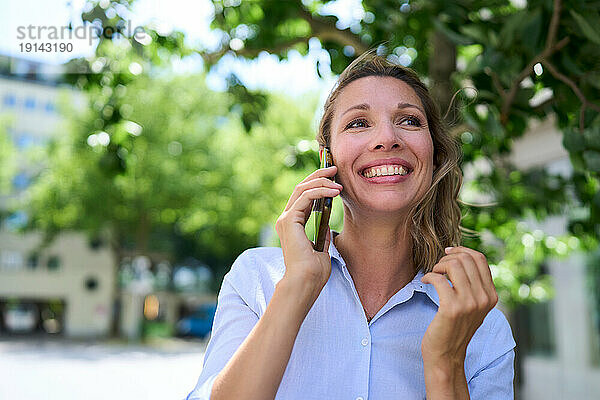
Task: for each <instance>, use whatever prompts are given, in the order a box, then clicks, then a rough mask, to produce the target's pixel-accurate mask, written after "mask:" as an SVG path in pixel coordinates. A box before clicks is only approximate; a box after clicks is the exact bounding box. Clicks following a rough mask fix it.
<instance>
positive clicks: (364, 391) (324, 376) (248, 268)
mask: <svg viewBox="0 0 600 400" xmlns="http://www.w3.org/2000/svg"><path fill="white" fill-rule="evenodd" d="M329 254H330V255H331V276H330V277H329V280H328V281H327V284H326V285H325V286H324V287H323V290H322V291H321V293H320V295H319V297H318V298H317V300H316V301H315V303H314V304H313V306H312V308H311V309H310V311H309V313H308V314H307V316H306V319H305V320H304V322H303V323H302V326H301V328H300V331H299V332H298V336H297V338H296V342H295V344H294V348H293V350H292V354H291V357H290V360H289V363H288V365H287V368H286V370H285V373H284V375H283V379H282V381H281V385H280V386H279V390H278V391H277V396H276V399H279V400H281V399H285V400H295V399H303V400H313V399H314V400H317V399H318V400H322V399H331V400H338V399H339V400H367V399H372V400H388V399H389V400H392V399H394V400H397V399H425V379H424V375H423V359H422V357H421V340H422V338H423V335H424V333H425V330H426V329H427V327H428V326H429V323H430V322H431V320H432V319H433V317H434V316H435V314H436V312H437V310H438V306H439V297H438V295H437V292H436V290H435V288H434V287H433V285H431V284H424V283H422V282H421V281H420V279H421V277H422V276H423V273H422V272H419V273H418V274H417V275H416V276H415V278H414V279H413V280H412V281H411V282H410V283H408V284H407V285H406V286H405V287H403V288H402V289H400V290H399V291H398V292H396V293H395V294H394V295H393V296H392V297H391V298H390V299H389V300H388V301H387V303H386V304H385V305H384V306H383V307H382V308H381V309H380V310H379V311H378V312H377V314H376V315H375V316H374V317H373V319H372V320H371V321H370V322H369V323H368V322H367V319H366V317H365V313H364V310H363V307H362V305H361V302H360V300H359V297H358V294H357V292H356V288H355V286H354V282H353V280H352V277H351V275H350V273H349V272H348V269H347V268H346V263H345V262H344V260H343V259H342V257H341V256H340V253H339V252H338V251H337V249H336V248H335V246H334V245H333V243H331V244H330V246H329ZM284 271H285V265H284V263H283V254H282V251H281V249H280V248H278V247H259V248H254V249H249V250H246V251H245V252H244V253H242V254H241V255H240V256H239V257H238V258H237V260H236V261H235V262H234V264H233V266H232V267H231V270H230V271H229V272H228V273H227V274H226V275H225V277H224V279H223V283H222V286H221V290H220V292H219V296H218V305H217V312H216V315H215V320H214V323H213V330H212V335H211V338H210V341H209V343H208V346H207V349H206V354H205V357H204V366H203V368H202V371H201V373H200V378H199V379H198V384H197V385H196V388H195V389H194V390H193V391H192V392H191V393H190V394H189V395H188V400H197V399H209V398H210V392H211V388H212V385H213V382H214V380H215V378H216V376H217V374H218V373H219V372H220V371H221V370H222V369H223V367H224V366H225V364H227V362H228V361H229V359H230V358H231V357H232V355H233V354H234V353H235V351H236V350H237V349H238V347H239V346H240V345H241V344H242V342H243V341H244V339H246V337H247V336H248V334H249V333H250V331H251V330H252V328H253V327H254V325H255V324H256V323H257V322H258V320H259V318H260V317H261V316H262V315H263V314H264V312H265V309H266V308H267V304H268V303H269V301H270V300H271V297H272V296H273V292H274V290H275V284H276V283H277V282H278V281H279V280H280V279H281V278H282V277H283V273H284ZM514 347H515V341H514V340H513V336H512V332H511V329H510V326H509V324H508V322H507V320H506V318H505V317H504V315H503V314H502V312H500V311H499V310H498V309H496V308H494V309H493V310H492V311H490V313H489V314H488V315H487V317H486V318H485V320H484V321H483V324H482V325H481V326H480V327H479V329H478V330H477V332H476V333H475V335H474V336H473V338H472V339H471V342H470V343H469V346H468V348H467V356H466V359H465V374H466V378H467V382H468V386H469V393H470V396H471V399H486V400H494V399H513V398H514V397H513V374H514V369H513V361H514V350H513V349H514Z"/></svg>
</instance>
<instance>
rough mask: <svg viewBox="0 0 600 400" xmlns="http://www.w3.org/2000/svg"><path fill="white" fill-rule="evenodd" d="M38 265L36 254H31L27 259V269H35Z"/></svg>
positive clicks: (38, 258) (38, 259)
mask: <svg viewBox="0 0 600 400" xmlns="http://www.w3.org/2000/svg"><path fill="white" fill-rule="evenodd" d="M39 263H40V257H39V255H38V254H37V253H32V254H30V255H29V257H27V268H29V269H36V268H37V266H38V265H39Z"/></svg>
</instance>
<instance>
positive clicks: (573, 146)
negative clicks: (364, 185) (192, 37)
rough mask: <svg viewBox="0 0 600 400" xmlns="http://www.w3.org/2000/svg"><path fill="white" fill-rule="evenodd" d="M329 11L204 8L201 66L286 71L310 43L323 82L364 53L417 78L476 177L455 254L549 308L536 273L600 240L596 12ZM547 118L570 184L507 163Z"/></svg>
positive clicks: (385, 0)
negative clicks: (557, 135)
mask: <svg viewBox="0 0 600 400" xmlns="http://www.w3.org/2000/svg"><path fill="white" fill-rule="evenodd" d="M331 3H333V2H331V1H318V0H303V1H285V2H279V1H273V0H255V1H243V2H242V1H230V0H213V4H214V7H215V18H214V20H213V23H212V27H213V29H215V30H217V31H219V32H221V33H222V40H221V47H220V48H218V49H217V50H206V51H205V52H204V57H205V59H206V60H207V61H208V62H209V64H212V63H217V62H218V60H219V59H220V58H221V57H222V56H223V55H225V54H235V55H239V56H242V57H248V58H254V57H255V56H257V54H259V53H260V52H261V51H265V50H266V51H268V52H271V53H274V54H277V55H279V57H280V58H286V57H287V53H288V51H289V50H291V49H294V50H296V51H299V52H300V53H301V54H306V53H307V51H308V41H309V39H310V38H313V37H315V38H318V39H319V40H320V42H321V44H322V46H323V48H324V49H326V50H327V52H328V53H329V55H330V59H331V69H332V71H333V72H334V73H340V72H341V71H342V70H343V69H344V68H345V67H346V66H347V65H348V64H349V63H350V62H351V61H352V60H353V59H354V58H355V57H356V56H357V55H359V54H360V53H362V52H363V51H365V50H367V49H368V48H373V47H376V48H377V52H378V54H381V55H386V56H387V57H388V59H390V60H392V61H394V62H397V63H400V64H402V65H405V66H410V67H411V68H413V69H415V70H416V71H417V73H418V74H419V75H420V76H421V77H422V78H423V79H424V80H425V81H426V82H427V83H428V84H429V87H430V88H431V91H432V94H433V96H434V97H435V98H436V99H437V101H438V104H439V105H440V108H441V110H442V111H443V112H444V111H446V110H447V109H448V110H449V112H448V115H449V117H448V122H449V124H450V126H451V130H452V133H453V134H454V135H455V136H456V137H457V138H458V139H459V140H461V142H462V144H463V152H464V158H463V165H462V166H463V169H464V170H465V171H471V172H473V171H474V173H473V174H472V175H473V176H472V177H470V179H469V181H468V182H467V183H466V184H465V188H464V189H463V192H462V195H461V196H462V197H463V199H464V198H465V197H468V198H469V201H470V202H471V203H479V204H481V203H487V205H486V206H483V207H482V206H477V205H473V204H464V205H463V210H464V214H465V217H464V221H463V226H464V227H465V228H468V229H470V230H472V231H475V232H476V234H473V235H465V238H464V244H465V245H466V246H469V247H474V248H477V249H480V250H482V251H483V252H484V253H485V254H486V255H488V258H489V260H490V263H491V264H492V267H493V268H492V269H493V271H494V278H495V282H496V284H497V287H498V289H499V292H500V295H501V297H502V299H503V301H504V302H505V303H506V304H508V305H509V306H513V305H515V304H518V303H523V302H530V301H532V302H536V301H541V300H544V299H546V298H548V297H549V296H550V295H551V293H552V291H551V282H550V281H549V277H547V276H544V275H542V274H540V272H539V266H540V264H541V263H542V262H543V261H544V260H545V259H546V258H548V257H553V256H558V257H562V256H566V255H567V254H568V253H569V251H570V250H574V249H583V250H585V249H587V250H589V249H593V248H595V247H597V245H598V241H597V238H598V236H599V235H600V193H599V190H598V189H599V186H600V174H599V168H600V148H599V147H598V141H599V140H600V130H599V127H600V117H599V116H598V113H599V111H600V105H599V104H600V91H599V90H598V89H600V86H599V85H598V82H599V80H598V78H599V77H600V28H599V27H600V14H599V10H600V3H598V2H582V1H560V0H555V1H550V0H532V1H528V2H523V3H522V5H520V4H521V2H510V1H498V0H462V1H455V2H446V1H442V0H434V1H430V0H427V1H425V0H414V1H395V0H364V1H362V9H358V10H355V12H354V13H353V20H352V21H351V22H350V23H349V25H348V26H346V25H343V22H342V21H340V20H338V18H337V17H336V16H335V15H330V14H331V13H330V12H329V11H327V10H328V8H327V7H328V6H330V5H331ZM534 67H535V71H534ZM316 68H317V69H318V68H319V66H318V65H317V66H316ZM536 71H537V72H536ZM468 87H471V88H475V89H476V92H477V95H475V94H473V93H472V92H473V91H472V90H471V91H469V90H468V89H466V90H462V91H460V92H458V94H459V96H458V101H457V103H458V104H452V103H451V98H452V95H453V94H455V93H456V91H457V90H459V89H461V88H462V89H465V88H468ZM550 116H553V117H554V118H555V120H556V125H557V128H558V129H559V130H560V131H562V132H563V134H564V146H565V148H566V150H567V151H568V152H569V154H570V156H571V160H572V165H573V172H572V173H571V174H570V175H565V174H562V175H561V174H557V173H554V172H550V171H548V170H544V169H542V168H530V169H527V170H519V169H518V168H517V167H516V166H515V165H513V164H512V163H511V162H510V159H509V154H510V152H511V149H512V147H513V143H514V141H515V139H518V138H519V137H520V136H522V135H523V133H524V132H525V131H526V130H527V127H528V126H529V124H530V123H531V121H533V120H542V119H546V118H548V117H550ZM481 165H484V168H480V166H481ZM551 216H564V217H566V218H567V219H568V221H569V222H568V229H569V232H568V233H567V234H566V235H564V237H554V236H551V235H547V234H545V233H544V232H543V231H542V230H539V229H536V228H537V227H538V225H539V224H540V223H541V221H543V220H544V219H546V218H548V217H551ZM519 221H527V223H524V222H519ZM531 238H533V240H532V239H531Z"/></svg>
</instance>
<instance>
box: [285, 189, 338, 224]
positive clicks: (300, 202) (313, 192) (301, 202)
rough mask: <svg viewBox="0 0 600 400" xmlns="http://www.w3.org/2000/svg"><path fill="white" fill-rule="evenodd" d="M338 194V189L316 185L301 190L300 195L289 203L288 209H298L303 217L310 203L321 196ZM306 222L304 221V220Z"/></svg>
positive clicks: (308, 209)
mask: <svg viewBox="0 0 600 400" xmlns="http://www.w3.org/2000/svg"><path fill="white" fill-rule="evenodd" d="M338 194H340V189H334V188H326V187H317V188H313V189H308V190H305V191H304V192H302V194H301V195H300V197H298V199H297V200H296V201H295V202H294V204H292V205H291V207H290V208H289V211H298V212H301V213H302V216H303V219H304V216H305V215H306V213H307V212H310V208H311V207H312V203H313V201H314V200H316V199H320V198H322V197H335V196H337V195H338ZM305 222H306V221H305Z"/></svg>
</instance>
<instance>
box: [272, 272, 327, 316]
mask: <svg viewBox="0 0 600 400" xmlns="http://www.w3.org/2000/svg"><path fill="white" fill-rule="evenodd" d="M323 286H324V285H322V284H320V283H318V282H315V281H313V280H310V279H304V278H302V277H299V276H292V275H287V274H285V275H284V276H283V278H282V279H281V280H280V281H279V282H277V284H276V285H275V291H277V292H280V293H281V295H282V296H284V297H287V298H290V299H292V300H293V304H295V305H298V306H301V307H302V309H303V311H304V312H305V314H307V313H308V311H309V310H310V308H311V307H312V305H313V303H314V302H315V301H316V300H317V298H318V297H319V294H320V293H321V290H322V289H323Z"/></svg>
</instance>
